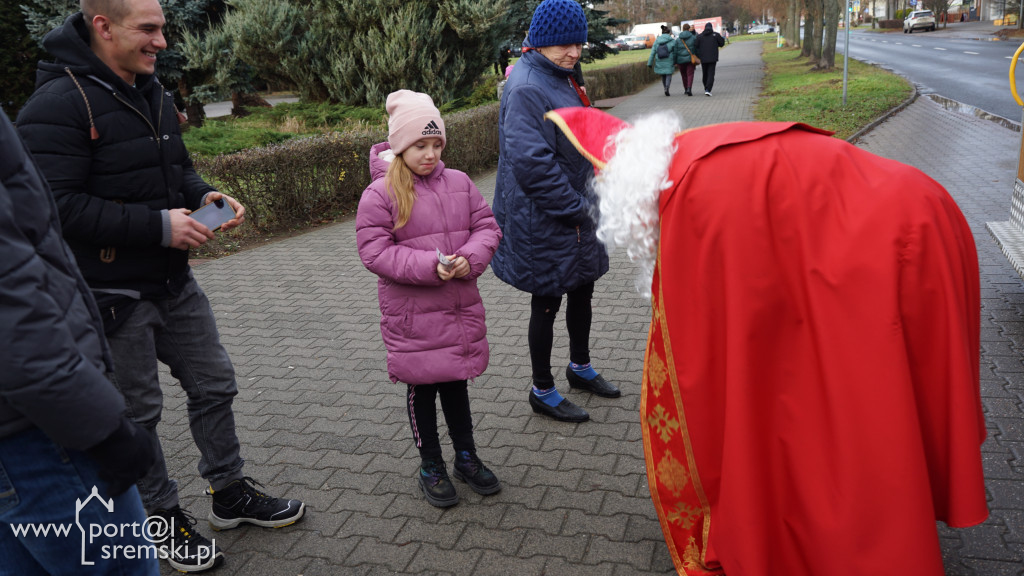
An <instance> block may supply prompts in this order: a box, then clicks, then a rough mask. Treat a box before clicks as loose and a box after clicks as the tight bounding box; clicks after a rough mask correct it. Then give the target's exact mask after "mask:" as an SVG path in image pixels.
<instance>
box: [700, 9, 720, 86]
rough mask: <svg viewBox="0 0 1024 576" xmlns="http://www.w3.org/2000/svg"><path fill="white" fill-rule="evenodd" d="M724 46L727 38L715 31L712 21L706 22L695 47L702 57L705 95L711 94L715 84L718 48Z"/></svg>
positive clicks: (701, 75) (701, 74)
mask: <svg viewBox="0 0 1024 576" xmlns="http://www.w3.org/2000/svg"><path fill="white" fill-rule="evenodd" d="M722 46H725V38H722V35H721V34H719V33H718V32H715V28H714V27H713V26H712V25H711V22H708V23H706V24H704V31H703V32H701V33H700V34H698V35H697V39H696V40H695V41H694V48H695V49H696V50H697V58H700V79H701V82H703V84H704V95H705V96H711V89H712V88H713V87H714V86H715V66H717V65H718V49H719V48H721V47H722Z"/></svg>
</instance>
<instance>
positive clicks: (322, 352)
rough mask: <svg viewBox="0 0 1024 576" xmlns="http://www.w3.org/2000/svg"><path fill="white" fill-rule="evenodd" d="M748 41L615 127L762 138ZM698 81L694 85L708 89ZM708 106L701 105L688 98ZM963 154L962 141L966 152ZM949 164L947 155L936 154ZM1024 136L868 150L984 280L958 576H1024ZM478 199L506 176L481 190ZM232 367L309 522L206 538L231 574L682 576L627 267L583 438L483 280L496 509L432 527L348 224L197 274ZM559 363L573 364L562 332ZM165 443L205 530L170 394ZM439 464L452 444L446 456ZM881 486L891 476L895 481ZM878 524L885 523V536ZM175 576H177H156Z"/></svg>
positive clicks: (501, 300) (479, 401)
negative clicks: (994, 224)
mask: <svg viewBox="0 0 1024 576" xmlns="http://www.w3.org/2000/svg"><path fill="white" fill-rule="evenodd" d="M760 47H761V44H760V43H757V42H735V43H732V44H730V45H729V46H727V47H726V48H725V49H724V50H722V53H721V56H722V60H721V62H720V64H719V67H718V75H717V76H718V77H717V79H716V84H715V88H714V94H715V95H714V96H713V97H710V98H708V97H705V96H703V95H695V96H693V97H689V98H688V97H686V96H684V95H682V83H681V81H680V79H679V76H678V75H676V77H675V79H674V81H673V88H674V89H675V90H673V95H672V96H670V97H665V96H664V94H663V93H662V89H661V85H660V82H655V83H652V85H651V86H650V87H649V88H647V89H645V90H643V91H642V92H640V93H639V94H636V95H634V96H633V97H631V98H629V99H627V100H626V101H624V102H623V103H622V104H620V105H619V106H617V107H616V108H615V109H614V110H612V112H613V113H615V114H617V115H618V116H620V117H622V118H625V119H630V118H633V117H636V116H637V115H640V114H644V113H646V112H650V111H653V110H661V109H664V108H665V107H670V108H672V109H675V110H677V111H679V112H680V113H681V114H682V116H683V118H684V120H685V121H687V122H688V123H689V125H691V126H696V125H703V124H712V123H718V122H726V121H735V120H750V119H751V118H752V116H751V108H752V105H753V102H754V100H755V99H756V97H757V94H758V92H759V88H760V82H761V76H762V71H761V63H760V55H759V53H760ZM699 77H700V73H699V71H698V73H697V79H696V84H697V85H698V86H699V82H700V80H699ZM697 93H698V94H699V92H697ZM954 135H955V138H954ZM937 143H949V145H948V146H946V145H943V146H936V144H937ZM1018 144H1019V135H1018V134H1017V133H1015V132H1011V131H1010V130H1007V129H1005V128H1002V127H999V126H997V125H995V124H991V123H988V122H985V121H983V120H979V119H977V118H974V117H971V116H966V115H963V114H959V113H955V112H949V111H946V110H944V109H943V108H941V107H940V106H938V105H936V104H934V103H932V102H931V101H929V100H927V99H919V100H918V101H917V102H915V103H914V104H912V105H911V106H910V107H908V108H907V109H905V110H904V111H903V112H900V113H899V114H898V115H896V116H895V117H894V118H892V119H891V120H889V121H888V122H886V123H884V124H882V125H881V126H879V127H878V128H877V129H875V130H874V131H873V132H871V133H870V134H868V135H867V136H866V137H865V138H863V139H862V141H861V145H863V146H864V147H865V148H867V149H869V150H871V151H873V152H875V153H877V154H880V155H884V156H888V157H892V158H896V159H898V160H901V161H904V162H908V163H911V164H914V165H916V166H919V167H920V168H921V169H922V170H924V171H925V172H927V173H928V174H930V175H932V176H933V177H935V178H936V179H938V180H939V181H940V182H942V183H943V184H944V185H945V186H946V187H947V188H948V189H949V190H950V191H951V192H952V193H953V194H954V196H955V197H956V198H957V201H958V202H960V204H961V207H962V208H963V210H964V213H965V214H966V215H967V217H968V219H969V220H970V223H971V225H972V227H973V229H974V231H975V234H976V241H977V244H978V248H979V253H980V257H981V264H982V268H981V270H982V278H981V282H982V295H983V298H984V307H983V310H982V320H983V327H982V341H983V349H982V352H981V354H982V387H983V395H984V399H985V409H986V412H987V416H988V423H989V429H990V439H989V441H988V442H987V443H986V444H985V446H984V450H985V461H986V477H987V478H988V488H989V492H990V495H991V506H992V509H993V513H992V517H991V519H990V520H989V521H988V522H987V523H986V524H985V525H983V526H980V527H976V528H971V529H967V530H955V531H954V530H948V529H945V528H940V534H941V537H942V542H943V547H944V553H945V555H946V558H947V566H948V569H947V574H950V575H953V574H957V575H960V574H963V575H984V576H993V575H1010V574H1021V572H1022V568H1021V567H1022V558H1024V460H1021V459H1019V458H1018V456H1020V455H1022V453H1024V414H1022V412H1021V404H1022V400H1024V364H1022V362H1021V359H1022V356H1024V284H1022V282H1021V280H1020V278H1019V277H1017V276H1016V274H1015V273H1014V272H1013V270H1012V268H1011V267H1010V266H1009V264H1008V263H1007V262H1006V260H1005V259H1004V258H1003V257H1002V254H1001V253H1000V252H999V250H998V249H997V248H996V247H995V245H994V243H993V242H992V240H991V239H990V238H989V237H988V235H987V233H986V231H985V228H984V222H985V221H988V220H1004V219H1006V218H1007V217H1008V215H1009V198H1010V192H1011V186H1012V182H1013V171H1014V167H1015V162H1016V152H1017V147H1018ZM477 184H478V186H479V187H480V189H481V191H483V192H484V194H485V196H488V197H490V195H491V194H492V193H493V187H494V175H493V173H492V174H489V175H485V176H483V177H481V178H478V179H477ZM195 274H196V277H197V278H198V279H199V282H200V284H201V285H202V286H203V287H204V288H205V289H206V292H207V294H208V295H209V297H210V300H211V301H212V303H213V307H214V310H215V312H216V315H217V320H218V322H219V324H220V329H221V335H222V339H223V341H224V344H225V345H226V347H227V348H228V351H229V352H230V353H231V355H232V358H233V359H234V362H235V366H236V368H237V371H238V381H239V386H240V388H241V392H240V394H239V397H238V399H237V401H236V403H235V406H236V415H237V423H238V430H239V435H240V437H241V439H242V444H243V456H244V457H245V458H246V459H247V462H248V465H247V466H246V473H247V474H249V475H251V476H253V477H255V478H256V479H257V480H259V481H260V482H263V483H265V484H266V485H267V491H268V492H271V493H273V494H275V495H282V494H288V495H289V496H293V497H296V498H301V499H303V500H305V501H306V503H307V505H308V506H309V511H308V515H307V518H306V519H305V520H303V521H302V522H300V523H299V524H296V525H294V526H291V527H287V528H283V529H279V530H272V531H271V530H264V529H258V528H254V527H248V526H245V527H242V528H239V529H236V530H231V531H227V532H222V533H214V532H212V531H211V530H210V529H209V528H208V527H207V526H206V524H205V522H202V521H201V523H200V526H199V527H200V529H201V530H202V531H203V533H204V534H205V535H207V536H210V537H214V538H216V540H217V542H218V544H219V545H220V546H221V547H222V548H223V549H224V550H225V552H226V555H227V563H226V564H225V565H224V566H223V567H222V568H221V569H220V570H218V572H217V574H223V575H226V574H240V575H241V574H244V575H263V574H266V575H278V574H287V575H296V574H302V575H305V576H312V575H319V574H332V575H349V574H354V575H369V574H410V575H411V574H451V575H468V574H473V575H478V576H486V575H490V574H511V575H520V574H521V575H541V574H548V575H553V574H558V575H573V574H580V575H584V574H585V575H587V576H602V575H607V576H626V575H646V574H671V573H673V572H674V570H673V567H672V563H671V560H670V559H669V556H668V553H667V549H666V547H665V544H664V541H663V540H662V535H661V531H660V528H659V526H658V522H657V518H656V516H655V513H654V508H653V506H652V504H651V502H650V498H649V494H648V490H647V481H646V477H645V474H644V460H643V447H642V443H641V431H640V430H641V429H640V423H639V404H640V395H639V385H640V378H641V371H642V365H643V350H644V345H645V342H646V331H647V325H648V319H649V312H648V303H647V301H645V300H643V299H641V298H640V297H638V296H637V295H636V294H635V292H634V290H633V288H632V286H633V275H634V268H633V267H632V265H630V264H629V263H628V262H627V261H626V259H625V256H624V255H623V254H622V253H621V252H617V253H613V254H612V270H611V272H610V273H609V274H608V275H607V276H605V277H604V278H603V279H602V280H600V281H599V282H598V283H597V291H596V293H595V301H594V307H595V312H594V325H593V338H592V340H593V341H592V354H593V358H594V362H595V364H596V366H597V367H598V368H599V369H600V370H601V371H602V372H603V373H604V375H605V376H606V377H608V379H609V380H610V381H613V382H616V383H617V384H619V385H620V386H621V388H622V390H623V396H622V398H619V399H603V398H597V397H593V396H590V395H587V394H583V393H579V392H575V391H570V390H569V388H568V387H567V386H565V385H564V384H563V385H560V389H561V390H562V391H563V392H564V393H566V394H567V395H568V396H569V397H570V398H571V399H572V400H573V401H575V402H578V403H580V404H582V405H583V406H584V407H585V408H586V409H587V410H588V411H589V412H590V414H591V416H592V421H591V422H588V423H584V424H578V425H573V424H564V423H557V422H553V421H551V420H548V419H544V418H541V417H539V416H536V415H534V414H533V413H532V412H531V411H530V409H529V406H528V405H527V402H526V398H527V391H528V389H529V383H530V368H529V359H528V354H527V343H526V329H527V321H528V318H529V297H528V295H526V294H523V293H520V292H518V291H516V290H514V289H512V288H510V287H509V286H507V285H505V284H503V283H502V282H500V281H498V280H497V279H496V278H495V277H494V276H493V275H492V274H491V273H490V272H488V273H487V274H485V275H484V276H483V277H482V278H481V281H480V289H481V292H482V293H483V298H484V301H485V303H486V305H487V311H488V317H487V322H488V329H489V339H490V343H491V350H492V356H491V364H490V368H489V369H488V370H487V372H486V373H485V374H484V375H483V376H482V377H480V378H478V379H477V381H476V382H475V384H473V385H472V386H471V392H470V395H471V399H472V402H473V411H474V416H475V420H476V422H477V426H476V441H477V444H478V448H479V453H480V456H481V457H482V458H483V459H484V461H485V462H487V463H488V464H491V465H492V467H493V469H494V470H495V472H496V473H497V474H498V475H499V477H500V478H501V480H502V481H503V483H504V486H505V488H504V490H503V491H502V492H501V493H499V494H497V495H494V496H490V497H481V496H478V495H476V494H474V493H472V492H471V491H469V490H468V489H466V486H465V485H464V484H461V483H457V486H456V488H457V489H458V490H459V493H460V495H461V496H462V502H461V503H460V504H459V505H458V506H455V507H453V508H450V509H447V510H439V509H437V508H433V507H431V506H430V505H428V504H427V503H426V502H425V501H424V500H423V498H422V497H421V496H420V495H419V493H418V491H417V489H416V485H415V480H414V473H415V471H416V469H417V466H418V455H417V451H416V449H415V447H414V446H413V444H412V441H411V438H410V431H409V424H408V420H407V416H406V410H405V407H404V403H403V399H404V387H403V386H400V385H395V384H392V383H391V382H390V381H388V379H387V375H386V372H385V370H384V357H385V353H384V348H383V345H382V344H381V340H380V332H379V328H378V317H379V312H378V308H377V296H376V285H375V281H376V278H375V277H374V276H373V275H372V274H370V273H369V272H367V271H366V270H365V269H364V268H363V266H362V265H361V264H360V262H359V258H358V256H357V254H356V248H355V226H354V221H352V220H350V221H347V222H344V223H340V224H337V225H334V226H331V227H328V228H325V229H321V230H318V231H316V232H312V233H309V234H306V235H303V236H299V237H295V238H290V239H287V240H283V241H281V242H277V243H275V244H271V245H267V246H263V247H260V248H256V249H253V250H250V251H246V252H243V253H240V254H237V255H234V256H231V257H228V258H223V259H220V260H216V261H210V262H206V263H203V264H200V265H197V266H196V267H195ZM555 336H556V339H555V348H554V353H553V359H554V363H555V364H556V365H558V364H559V363H560V362H563V361H567V359H568V343H567V340H566V337H565V334H564V331H561V332H560V331H559V330H556V333H555ZM163 378H164V382H165V384H167V386H166V387H165V392H166V401H165V410H164V423H163V425H162V427H161V436H162V437H163V438H164V439H165V444H164V446H165V451H166V453H167V455H168V460H169V465H168V468H169V469H171V470H178V471H180V472H179V476H178V480H179V482H181V486H180V489H181V497H182V503H183V505H185V506H186V507H187V508H188V509H190V510H191V511H192V512H193V513H194V514H196V516H197V517H199V518H205V516H206V514H207V513H208V512H209V501H208V499H207V498H206V497H205V496H203V495H202V492H203V489H204V488H205V487H206V485H205V483H203V482H202V481H201V480H200V479H199V478H198V475H197V473H196V462H197V460H198V451H197V450H196V448H195V446H194V445H193V443H192V440H191V437H190V435H189V430H188V426H187V420H186V415H185V397H184V394H183V393H182V392H181V391H180V389H178V388H177V387H176V386H171V385H170V383H171V382H172V380H171V379H170V376H169V375H167V374H166V373H165V374H164V376H163ZM442 443H443V444H444V446H445V451H446V457H449V458H450V457H451V447H450V443H448V442H447V441H446V439H443V440H442ZM884 473H885V471H884V470H880V471H879V474H884ZM879 521H880V522H884V521H885V520H884V519H883V518H880V519H879ZM163 572H164V574H172V573H173V572H172V571H171V570H170V569H169V568H168V567H167V566H164V567H163Z"/></svg>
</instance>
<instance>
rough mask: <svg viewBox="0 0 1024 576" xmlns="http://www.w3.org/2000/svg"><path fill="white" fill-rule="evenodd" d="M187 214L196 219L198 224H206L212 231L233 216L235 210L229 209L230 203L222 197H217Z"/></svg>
mask: <svg viewBox="0 0 1024 576" xmlns="http://www.w3.org/2000/svg"><path fill="white" fill-rule="evenodd" d="M189 216H191V217H192V218H195V219H196V220H198V221H199V223H200V224H202V225H204V226H206V227H207V228H209V229H210V230H211V231H214V230H217V229H218V228H220V227H221V226H223V225H224V223H225V222H227V221H228V220H231V219H232V218H234V217H235V211H234V210H232V209H231V205H230V204H228V203H227V202H226V201H225V200H224V199H223V198H218V199H216V200H214V201H213V202H210V203H209V204H207V205H206V206H203V207H202V208H200V209H199V210H196V211H195V212H192V213H191V214H189Z"/></svg>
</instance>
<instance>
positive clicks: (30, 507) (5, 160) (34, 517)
mask: <svg viewBox="0 0 1024 576" xmlns="http://www.w3.org/2000/svg"><path fill="white" fill-rule="evenodd" d="M0 250H2V252H3V258H0V346H2V347H3V354H0V374H3V377H0V558H3V560H2V567H0V572H2V573H4V574H76V573H81V572H83V569H82V568H83V567H82V562H83V561H88V562H92V563H93V564H92V566H90V568H89V569H88V572H89V574H104V575H115V574H140V575H146V576H156V575H158V574H159V573H160V569H159V565H158V561H157V559H156V556H155V555H148V554H147V555H145V556H141V557H140V556H136V555H135V554H134V553H135V552H140V553H144V552H145V550H143V547H147V546H149V545H150V543H149V542H148V541H147V540H146V539H145V538H143V537H142V535H141V534H134V535H133V534H132V533H131V532H128V533H121V534H113V535H111V534H103V533H100V534H93V533H94V532H95V531H96V530H95V528H94V527H99V528H102V527H103V526H107V525H110V524H113V525H115V526H121V525H125V524H127V525H135V526H138V525H142V524H143V523H144V522H145V520H146V513H145V510H144V509H143V507H142V500H141V499H140V498H139V491H138V490H137V489H136V488H135V482H136V480H138V479H139V478H141V477H142V475H143V474H145V473H146V470H148V469H149V467H150V466H151V465H152V464H153V461H154V460H155V459H156V454H155V448H154V446H153V443H152V442H151V441H150V438H149V435H148V434H146V433H145V431H143V430H142V429H141V428H140V427H139V426H138V425H137V424H135V423H134V422H132V420H131V419H130V418H129V417H128V415H127V414H126V412H125V404H124V399H123V398H122V397H121V393H120V392H118V391H117V389H116V388H115V387H114V385H113V383H111V382H110V380H109V379H108V377H107V374H108V373H109V372H110V371H111V369H112V368H113V362H112V360H111V358H110V351H109V348H108V347H107V342H106V339H105V338H104V337H103V324H102V321H101V320H100V315H99V310H98V309H97V308H96V304H95V302H93V298H92V294H90V292H89V288H88V286H86V284H85V280H84V279H83V278H82V275H81V274H80V273H79V271H78V267H77V266H76V265H75V259H74V257H73V256H72V255H71V251H70V250H69V249H68V247H67V244H65V243H64V239H63V238H62V237H61V230H60V221H59V219H58V216H57V206H56V204H54V201H53V197H52V195H51V194H50V190H49V188H48V187H47V185H46V180H45V179H44V178H43V175H42V174H41V173H40V172H39V170H38V168H37V167H36V165H35V164H34V163H33V161H32V158H31V157H30V156H29V153H28V150H27V149H26V148H25V145H24V144H23V143H22V141H21V139H20V138H19V137H18V133H17V132H16V131H15V129H14V126H13V125H12V124H11V122H10V120H8V119H7V115H6V113H4V112H3V110H0ZM93 498H96V499H97V500H98V502H91V501H92V499H93ZM79 503H85V504H86V506H84V507H83V506H81V505H80V504H79ZM108 505H109V506H110V508H111V509H109V510H108V508H107V506H108ZM74 522H78V523H79V526H81V527H84V528H83V529H84V530H85V531H86V532H89V533H90V534H92V535H93V536H94V537H93V538H92V539H91V540H90V542H89V544H88V545H85V543H84V541H83V540H78V539H77V538H74V537H70V538H67V537H65V538H58V537H51V538H47V537H45V536H39V534H38V533H29V532H23V533H21V534H18V533H16V532H15V530H16V529H19V528H22V529H23V528H26V527H28V528H29V529H32V528H33V527H40V526H53V525H55V524H61V525H71V524H72V523H74ZM100 532H103V531H102V530H100ZM114 547H117V549H119V550H124V551H130V552H127V555H123V554H119V555H115V556H113V557H111V556H110V555H107V556H104V555H103V553H102V550H111V549H114Z"/></svg>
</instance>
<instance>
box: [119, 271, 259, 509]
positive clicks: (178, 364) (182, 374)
mask: <svg viewBox="0 0 1024 576" xmlns="http://www.w3.org/2000/svg"><path fill="white" fill-rule="evenodd" d="M189 276H190V277H189V280H188V282H187V283H186V284H185V288H184V290H183V291H182V293H181V294H180V295H179V296H178V297H177V298H172V299H168V300H143V301H142V302H140V303H139V304H138V305H137V306H136V307H135V309H134V310H133V311H132V312H131V316H130V317H129V318H128V319H127V320H126V321H125V322H124V324H122V325H121V326H120V327H119V328H118V329H117V330H116V331H115V332H114V333H113V334H111V335H109V336H108V337H107V338H108V340H109V341H110V349H111V352H112V355H113V357H114V375H115V377H116V379H115V384H116V385H117V387H118V389H119V390H121V393H122V394H124V397H125V401H126V403H127V404H128V414H129V416H130V417H131V418H132V419H133V420H135V422H137V423H139V424H140V425H141V426H142V427H144V428H145V429H146V430H148V431H149V433H150V434H151V435H152V438H153V443H154V445H156V447H157V462H156V464H154V465H153V468H151V469H150V470H149V472H147V473H146V475H145V476H144V477H143V478H142V479H141V480H139V483H138V486H139V492H140V493H141V495H142V503H143V504H144V505H145V506H146V510H148V511H149V512H152V511H154V510H159V509H167V508H172V507H174V506H177V505H178V483H177V482H175V481H174V480H171V479H170V478H169V477H168V474H167V463H166V462H165V461H164V455H163V449H162V448H160V439H159V437H158V436H157V431H156V427H157V424H158V423H159V422H160V413H161V411H162V409H163V392H162V391H161V390H160V380H159V375H158V372H157V361H160V362H163V363H164V364H166V365H167V366H168V367H169V368H170V369H171V375H172V376H173V377H174V378H176V379H177V380H178V382H179V383H180V384H181V387H182V389H184V390H185V393H186V394H187V395H188V401H187V402H188V421H189V427H190V428H191V429H192V438H193V439H194V440H195V443H196V447H198V448H199V453H200V454H201V458H200V460H199V473H200V474H201V475H202V476H203V478H205V479H206V480H207V482H209V483H210V485H211V486H212V487H213V489H214V490H218V489H220V488H223V487H224V486H226V485H227V484H229V483H230V482H232V481H233V480H237V479H239V478H241V477H242V464H243V461H242V458H241V456H240V454H239V444H238V436H237V435H236V434H235V416H234V413H233V412H232V411H231V401H232V399H233V398H234V397H235V394H237V393H238V385H237V383H236V382H235V369H234V367H233V366H232V365H231V359H230V358H228V353H227V351H226V350H224V347H223V346H221V343H220V335H219V334H218V332H217V324H216V322H215V321H214V318H213V310H212V309H211V308H210V301H209V300H207V298H206V294H204V293H203V291H202V289H201V288H199V285H198V284H197V283H196V281H195V279H194V278H192V277H191V272H190V273H189Z"/></svg>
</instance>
